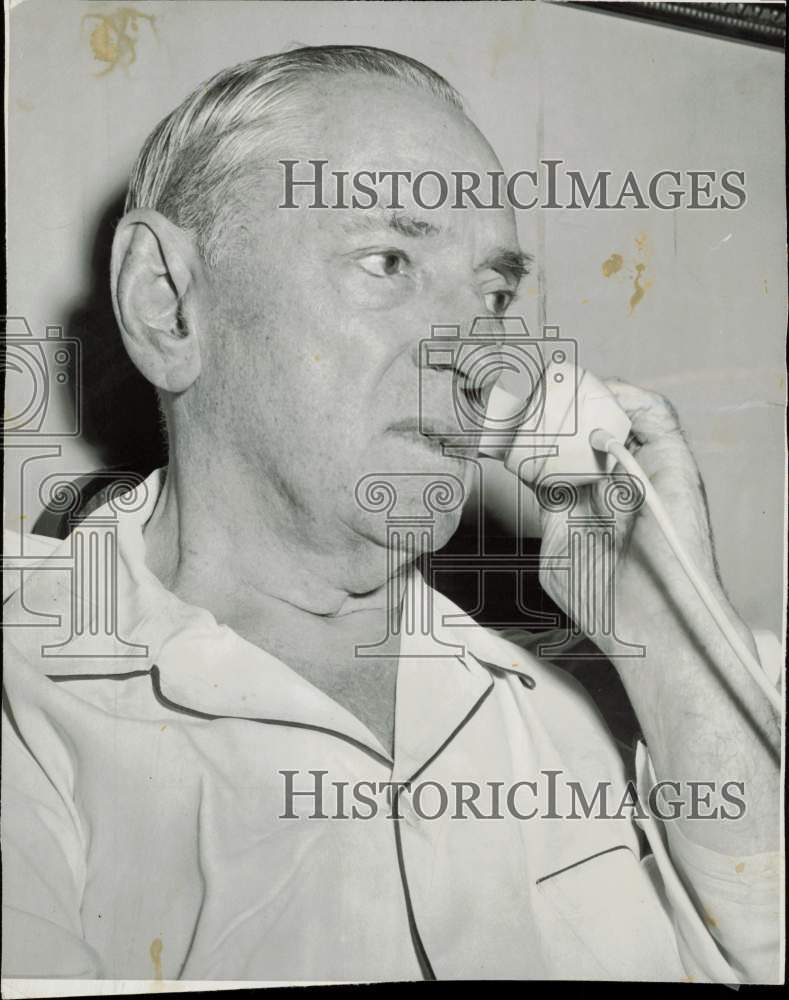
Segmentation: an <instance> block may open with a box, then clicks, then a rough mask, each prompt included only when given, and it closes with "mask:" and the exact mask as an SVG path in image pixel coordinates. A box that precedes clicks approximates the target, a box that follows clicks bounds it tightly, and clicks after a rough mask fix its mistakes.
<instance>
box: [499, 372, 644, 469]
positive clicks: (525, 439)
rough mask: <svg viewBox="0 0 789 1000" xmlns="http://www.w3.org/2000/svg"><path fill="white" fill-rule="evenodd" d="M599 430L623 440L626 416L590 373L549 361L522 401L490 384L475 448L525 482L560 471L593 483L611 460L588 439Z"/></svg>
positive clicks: (627, 429)
mask: <svg viewBox="0 0 789 1000" xmlns="http://www.w3.org/2000/svg"><path fill="white" fill-rule="evenodd" d="M573 379H574V380H575V391H574V392H573V391H572V388H571V387H572V384H573V383H572V381H571V380H573ZM568 388H569V389H570V391H569V392H568ZM598 429H601V430H603V431H606V432H607V433H608V434H609V435H610V436H611V438H613V439H615V440H616V441H617V442H619V443H620V444H624V443H625V441H626V440H627V436H628V434H629V433H630V420H629V418H628V416H627V414H626V413H625V411H624V410H623V409H622V408H621V406H620V405H619V403H617V401H616V399H615V398H614V396H613V395H612V393H611V392H610V391H609V390H608V389H607V388H606V387H605V385H604V384H603V383H602V382H601V381H600V379H598V378H597V377H596V376H595V375H593V374H592V373H591V372H589V371H584V370H583V369H578V368H577V367H575V366H572V365H569V364H565V365H559V364H554V363H551V364H549V365H548V366H547V367H546V368H545V370H544V372H543V377H542V379H541V380H540V383H539V384H538V385H537V386H535V387H533V391H532V393H531V395H530V397H529V398H528V399H526V400H524V399H521V398H519V397H518V396H516V395H515V394H513V393H511V392H509V391H508V390H507V389H505V388H503V386H501V385H500V384H496V385H495V386H494V387H493V389H492V390H491V393H490V396H489V398H488V407H487V411H486V414H485V425H484V428H483V433H482V438H481V440H480V443H479V453H480V454H481V455H485V456H488V457H490V458H497V459H499V460H500V461H503V462H504V465H505V468H507V469H508V470H509V471H510V472H512V473H514V474H515V475H517V476H518V477H519V478H520V479H521V480H522V481H523V482H525V483H526V484H527V485H529V486H537V485H538V484H539V483H540V482H541V481H542V480H543V479H544V478H545V477H546V476H548V475H552V474H562V473H563V474H565V475H568V474H569V475H572V477H573V481H574V482H575V483H576V484H580V483H583V482H584V481H585V480H586V481H588V482H592V481H593V480H595V479H599V478H600V476H601V475H605V474H610V473H611V472H612V471H613V468H614V466H615V464H616V459H615V458H614V456H613V455H611V454H610V453H608V452H606V451H601V450H598V449H596V448H594V447H593V446H592V444H591V443H590V435H591V434H592V432H593V431H595V430H598Z"/></svg>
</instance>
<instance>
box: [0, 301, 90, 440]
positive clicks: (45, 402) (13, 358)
mask: <svg viewBox="0 0 789 1000" xmlns="http://www.w3.org/2000/svg"><path fill="white" fill-rule="evenodd" d="M2 326H3V345H2V367H3V371H4V374H5V379H6V386H5V409H4V412H3V422H2V430H3V434H4V435H12V436H14V437H24V436H32V435H35V436H36V437H42V436H46V437H53V438H65V437H76V436H77V435H78V434H79V433H80V429H81V428H80V423H81V413H82V406H81V403H82V400H81V385H82V381H81V379H82V354H81V350H80V343H79V341H78V340H75V339H74V338H71V337H64V336H63V328H62V327H60V326H48V327H46V330H45V335H44V336H43V337H36V336H34V335H33V332H32V330H31V329H30V325H29V324H28V322H27V320H26V319H25V318H24V317H22V316H7V317H4V318H3V320H2ZM58 386H62V387H68V389H69V390H70V392H71V395H72V401H73V407H66V408H58V409H57V410H56V408H54V407H53V406H52V399H53V394H54V392H55V391H56V388H57V387H58Z"/></svg>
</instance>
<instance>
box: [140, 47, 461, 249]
mask: <svg viewBox="0 0 789 1000" xmlns="http://www.w3.org/2000/svg"><path fill="white" fill-rule="evenodd" d="M354 72H356V73H369V74H373V75H379V76H386V77H390V78H394V79H396V80H399V81H400V82H401V83H404V84H407V85H410V86H413V87H416V88H419V89H422V90H426V91H429V92H431V93H432V94H434V95H435V96H436V97H438V98H439V99H441V100H444V101H447V102H448V103H449V104H451V105H452V106H453V107H455V108H457V109H459V110H462V107H463V105H462V101H461V99H460V96H459V94H458V93H457V91H455V90H454V88H453V87H451V86H450V85H449V84H448V83H447V82H446V80H444V78H443V77H442V76H440V75H439V74H438V73H436V72H435V71H434V70H431V69H430V68H429V67H427V66H425V65H423V64H422V63H420V62H418V61H417V60H416V59H411V58H410V57H408V56H404V55H400V54H399V53H397V52H391V51H389V50H387V49H378V48H373V47H371V46H364V45H322V46H314V47H304V48H297V49H292V50H291V51H289V52H283V53H277V54H275V55H268V56H261V57H259V58H257V59H251V60H249V61H248V62H243V63H239V64H238V65H237V66H232V67H230V68H228V69H224V70H222V71H221V72H219V73H217V74H216V75H215V76H213V77H211V78H210V79H209V80H207V81H206V82H205V83H203V84H201V85H200V86H199V87H198V88H197V89H196V90H194V91H193V92H192V93H191V94H190V95H189V96H188V97H187V98H186V100H184V101H183V102H182V103H181V104H180V105H179V106H178V107H177V108H175V110H174V111H172V112H171V113H170V114H169V115H167V117H166V118H164V119H163V120H162V121H161V122H159V124H158V125H157V126H156V128H155V129H154V130H153V132H152V133H151V134H150V136H149V137H148V139H147V140H146V141H145V144H144V145H143V148H142V150H141V151H140V155H139V156H138V158H137V162H136V163H135V165H134V168H133V170H132V175H131V180H130V184H129V190H128V194H127V197H126V206H125V210H126V211H127V212H128V211H131V210H132V209H135V208H153V209H156V210H157V211H160V212H161V213H162V214H163V215H166V216H167V217H168V218H170V219H171V220H172V221H173V222H175V223H176V225H179V226H181V227H182V228H184V229H188V230H191V231H192V232H194V234H195V236H196V239H197V242H198V246H199V247H200V250H201V252H202V253H203V254H204V256H206V258H207V259H209V258H210V247H211V244H212V242H213V236H214V235H215V230H216V228H217V222H218V217H219V216H220V214H221V213H222V212H223V210H225V209H226V208H227V206H228V205H229V203H230V202H231V201H232V198H231V196H230V195H231V189H232V186H233V183H234V181H235V180H237V178H238V175H239V173H240V171H241V170H243V169H244V168H245V166H246V165H248V164H249V162H250V161H251V160H252V159H253V158H254V156H255V155H257V156H258V157H260V156H261V154H262V155H265V154H266V152H267V151H269V150H270V149H271V147H273V146H274V145H277V146H278V147H279V148H283V147H284V148H287V144H288V142H289V141H290V142H292V141H293V139H294V137H295V136H296V135H297V134H298V133H299V129H300V127H301V126H303V125H304V122H305V118H306V114H305V113H306V111H307V110H308V109H309V107H310V103H311V102H310V96H309V92H308V89H307V88H305V87H304V86H303V84H304V83H305V81H307V80H308V79H309V78H310V77H314V76H315V75H320V74H324V75H334V76H338V75H342V74H345V73H354ZM312 103H314V100H313V102H312Z"/></svg>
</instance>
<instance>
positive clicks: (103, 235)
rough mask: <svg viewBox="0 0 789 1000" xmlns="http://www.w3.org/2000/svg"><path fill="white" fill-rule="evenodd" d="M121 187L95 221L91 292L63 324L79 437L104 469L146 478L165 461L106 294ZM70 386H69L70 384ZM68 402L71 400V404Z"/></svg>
mask: <svg viewBox="0 0 789 1000" xmlns="http://www.w3.org/2000/svg"><path fill="white" fill-rule="evenodd" d="M124 197H125V187H124V188H123V189H119V190H117V191H116V192H115V193H114V194H113V196H112V197H111V198H110V199H109V200H108V202H107V203H106V205H105V208H104V210H103V211H102V212H101V214H100V216H99V221H98V224H97V226H96V229H95V232H94V235H93V241H92V248H91V258H90V288H89V291H88V293H87V295H86V296H85V298H84V299H83V301H81V302H79V303H78V304H77V305H76V307H74V308H73V309H72V311H71V313H70V314H69V315H68V317H67V320H66V336H67V337H74V338H76V339H78V340H79V342H80V344H81V345H82V352H81V353H82V379H81V382H82V437H83V439H84V441H85V443H86V444H88V445H90V446H91V447H92V448H94V449H95V450H96V452H97V453H98V455H99V461H100V462H101V465H102V466H103V467H104V468H116V467H117V468H119V469H123V470H129V471H134V472H139V473H142V474H143V475H147V474H148V473H149V472H151V471H153V469H155V468H157V467H158V466H160V465H164V464H166V462H167V445H166V441H165V438H164V430H163V428H161V427H160V422H159V410H158V406H157V402H156V394H155V391H154V389H153V386H151V385H150V383H148V382H146V380H145V379H144V378H143V377H142V375H140V373H139V372H138V371H137V369H136V368H135V367H134V365H133V364H132V362H131V361H130V360H129V356H128V355H127V354H126V350H125V348H124V346H123V342H122V340H121V336H120V333H119V331H118V326H117V324H116V322H115V315H114V313H113V310H112V298H111V295H110V253H111V250H112V238H113V235H114V233H115V226H116V225H117V222H118V220H119V219H120V218H121V216H122V215H123V202H124ZM69 383H70V384H71V385H74V379H73V378H72V379H70V380H69ZM72 402H73V401H72Z"/></svg>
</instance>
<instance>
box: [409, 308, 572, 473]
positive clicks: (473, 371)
mask: <svg viewBox="0 0 789 1000" xmlns="http://www.w3.org/2000/svg"><path fill="white" fill-rule="evenodd" d="M577 357H578V346H577V343H576V342H575V341H574V340H572V339H569V338H566V337H560V336H559V328H558V327H557V326H546V327H544V328H543V335H542V336H541V337H534V336H532V335H531V333H530V332H529V329H528V327H527V326H526V322H525V320H524V319H523V317H521V316H504V317H491V316H478V317H476V318H475V320H474V321H473V323H472V325H471V329H470V331H469V335H468V336H467V337H463V336H461V333H460V327H459V326H457V325H446V324H444V325H437V324H434V325H433V326H431V330H430V337H428V338H425V339H424V340H422V341H421V342H420V366H419V429H420V432H421V433H422V434H425V435H426V436H428V437H431V436H433V437H435V436H436V434H437V432H436V430H435V429H434V425H433V422H432V421H433V417H432V415H433V414H435V413H436V411H437V409H438V410H440V411H441V412H443V411H444V410H446V409H447V407H446V406H445V405H442V403H443V401H442V400H440V399H437V393H449V394H450V396H451V407H452V412H453V413H454V415H455V420H456V423H457V429H456V430H455V431H447V429H446V428H444V427H442V428H441V430H440V434H439V436H440V438H441V441H442V442H443V444H444V445H445V447H452V446H458V447H466V448H467V447H477V446H478V445H479V442H480V436H481V435H482V434H483V432H484V435H485V441H486V443H487V444H488V445H491V446H496V445H499V446H501V447H503V448H504V447H506V448H510V447H513V446H518V445H519V444H524V443H527V444H528V445H529V446H531V447H534V446H535V444H538V445H544V450H542V451H541V454H543V455H545V456H549V455H555V454H558V446H557V445H556V444H553V443H552V439H554V438H557V437H567V436H569V435H573V434H575V433H576V432H577V430H578V419H577V404H576V392H577V378H578V376H577V373H578V364H577ZM442 370H445V371H446V370H448V371H450V372H451V374H452V378H451V379H450V380H447V379H438V378H436V372H440V371H442ZM499 379H501V380H502V383H507V385H509V386H511V387H512V390H513V394H514V395H515V396H516V397H517V400H518V403H517V405H516V406H515V407H514V408H510V409H509V410H508V412H506V413H504V414H498V415H493V414H491V413H490V412H489V411H488V400H489V397H490V394H491V391H492V390H493V387H494V384H496V383H497V382H498V381H499ZM549 395H550V403H551V405H550V406H548V405H546V403H547V401H548V397H549ZM535 439H537V440H535ZM542 439H544V442H543V441H542Z"/></svg>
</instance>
